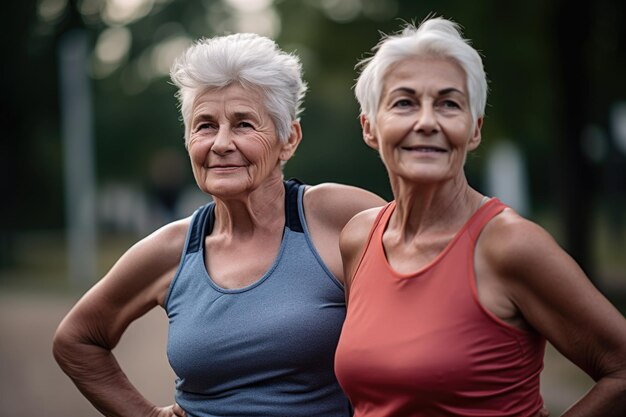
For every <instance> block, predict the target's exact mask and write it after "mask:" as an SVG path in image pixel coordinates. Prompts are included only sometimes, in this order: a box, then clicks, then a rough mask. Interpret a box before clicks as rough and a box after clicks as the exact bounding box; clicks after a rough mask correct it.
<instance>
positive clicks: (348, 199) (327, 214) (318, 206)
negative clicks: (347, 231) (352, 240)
mask: <svg viewBox="0 0 626 417" xmlns="http://www.w3.org/2000/svg"><path fill="white" fill-rule="evenodd" d="M303 203H304V207H305V212H306V213H307V214H312V215H314V216H316V217H317V216H319V217H320V218H323V219H327V220H330V221H331V222H332V223H333V224H335V225H339V226H340V227H343V226H344V225H345V224H346V223H347V222H348V220H350V219H351V218H352V217H353V216H354V215H356V214H357V213H359V212H361V211H363V210H367V209H370V208H372V207H380V206H382V205H384V204H385V200H383V199H382V198H381V197H379V196H378V195H376V194H374V193H372V192H370V191H367V190H364V189H362V188H359V187H354V186H350V185H343V184H337V183H323V184H319V185H315V186H311V187H308V188H307V190H306V192H305V194H304V202H303ZM307 217H308V215H307Z"/></svg>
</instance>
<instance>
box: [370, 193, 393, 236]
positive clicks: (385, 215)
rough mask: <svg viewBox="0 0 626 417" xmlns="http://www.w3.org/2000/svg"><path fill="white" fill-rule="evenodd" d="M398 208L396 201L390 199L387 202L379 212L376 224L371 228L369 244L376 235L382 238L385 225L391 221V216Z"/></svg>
mask: <svg viewBox="0 0 626 417" xmlns="http://www.w3.org/2000/svg"><path fill="white" fill-rule="evenodd" d="M395 208H396V201H395V200H393V201H390V202H389V203H387V204H385V205H384V206H383V208H382V209H381V210H380V211H379V212H378V215H377V216H376V219H375V220H374V224H373V225H372V228H371V230H370V234H369V236H368V237H367V245H369V243H370V241H371V240H372V238H373V237H374V235H376V238H377V239H378V240H380V239H382V236H383V233H385V227H386V226H387V223H389V217H391V215H392V214H393V211H394V210H395Z"/></svg>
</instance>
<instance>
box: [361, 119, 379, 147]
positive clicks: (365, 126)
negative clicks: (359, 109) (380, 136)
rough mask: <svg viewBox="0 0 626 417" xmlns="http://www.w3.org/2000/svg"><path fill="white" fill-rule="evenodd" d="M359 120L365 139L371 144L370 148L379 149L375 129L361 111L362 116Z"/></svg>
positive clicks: (368, 144)
mask: <svg viewBox="0 0 626 417" xmlns="http://www.w3.org/2000/svg"><path fill="white" fill-rule="evenodd" d="M359 121H360V122H361V129H362V131H363V141H365V143H366V144H367V146H369V147H370V148H373V149H378V140H376V135H375V134H374V129H373V127H372V124H371V123H370V121H369V120H368V118H367V116H365V114H363V113H361V116H359Z"/></svg>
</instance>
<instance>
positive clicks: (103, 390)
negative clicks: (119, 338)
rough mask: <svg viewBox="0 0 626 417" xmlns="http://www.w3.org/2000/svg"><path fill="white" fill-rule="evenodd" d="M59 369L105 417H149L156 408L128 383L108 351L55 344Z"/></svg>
mask: <svg viewBox="0 0 626 417" xmlns="http://www.w3.org/2000/svg"><path fill="white" fill-rule="evenodd" d="M54 356H55V359H56V360H57V362H58V364H59V366H60V367H61V369H63V371H64V372H65V373H66V374H67V375H68V376H69V377H70V378H71V379H72V381H73V382H74V384H75V385H76V387H77V388H78V389H79V390H80V391H81V393H82V394H83V395H84V396H85V398H87V399H88V400H89V401H90V402H91V403H92V404H93V405H94V407H95V408H97V409H98V411H100V412H101V413H102V414H103V415H105V416H107V417H150V416H153V415H156V413H157V409H156V408H155V406H154V405H153V404H151V403H150V402H149V401H148V400H146V399H145V398H144V397H143V396H142V395H141V394H140V393H139V391H137V389H136V388H135V387H134V386H133V385H132V384H131V383H130V381H129V380H128V378H127V377H126V375H125V374H124V372H123V371H122V369H121V368H120V366H119V364H118V362H117V360H116V359H115V357H114V356H113V354H112V353H111V351H110V350H108V349H105V348H103V347H100V346H96V345H93V344H80V343H68V342H60V341H55V344H54Z"/></svg>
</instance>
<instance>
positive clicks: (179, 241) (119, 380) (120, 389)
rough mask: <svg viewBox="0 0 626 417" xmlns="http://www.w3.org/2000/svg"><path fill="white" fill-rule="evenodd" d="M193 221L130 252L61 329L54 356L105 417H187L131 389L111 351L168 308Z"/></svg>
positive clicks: (161, 233)
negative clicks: (135, 326) (131, 328)
mask: <svg viewBox="0 0 626 417" xmlns="http://www.w3.org/2000/svg"><path fill="white" fill-rule="evenodd" d="M188 223H189V221H188V220H187V221H181V222H177V223H173V224H171V225H168V226H166V227H164V228H162V229H161V230H159V231H157V232H155V233H154V234H152V235H150V236H148V237H147V238H145V239H143V240H142V241H140V242H139V243H137V244H136V245H134V246H133V247H132V248H130V249H129V250H128V251H127V252H126V253H125V254H124V255H123V256H122V257H121V258H120V259H119V260H118V262H117V263H116V264H115V265H114V266H113V268H112V269H111V270H110V271H109V272H108V273H107V274H106V275H105V277H104V278H103V279H102V280H100V281H99V282H98V283H97V284H96V285H95V286H94V287H92V288H91V289H90V290H89V291H88V292H87V293H86V294H85V295H84V296H83V297H82V298H81V299H80V300H79V301H78V303H77V304H76V305H75V306H74V307H73V308H72V310H71V311H70V312H69V313H68V314H67V316H66V317H65V318H64V319H63V321H62V322H61V324H60V325H59V327H58V329H57V331H56V334H55V336H54V342H53V353H54V357H55V359H56V360H57V362H58V364H59V366H60V367H61V368H62V369H63V371H64V372H65V373H66V374H67V375H68V376H69V377H70V378H71V379H72V381H73V382H74V383H75V384H76V386H77V387H78V389H79V390H80V391H81V392H82V393H83V395H84V396H85V397H86V398H87V399H88V400H89V401H90V402H91V403H92V404H93V405H94V406H95V407H96V408H97V409H98V410H99V411H100V412H101V413H102V414H104V415H106V416H115V417H123V416H127V417H142V416H150V417H156V416H163V417H164V416H174V415H183V414H179V413H181V410H180V409H179V408H177V409H176V411H174V410H173V407H166V408H158V407H155V406H154V405H153V404H151V403H150V402H149V401H148V400H146V399H145V398H144V397H143V396H142V395H141V394H140V393H139V392H138V391H137V390H136V389H135V387H133V385H132V384H131V383H130V381H129V380H128V378H127V377H126V375H125V374H124V372H123V371H122V370H121V368H120V366H119V365H118V363H117V360H116V359H115V357H114V356H113V354H112V353H111V350H112V349H113V348H114V347H115V346H116V345H117V343H118V341H119V340H120V338H121V336H122V334H123V332H124V331H125V330H126V328H127V327H128V325H129V324H130V323H131V322H132V321H134V320H135V319H137V318H138V317H140V316H142V315H144V314H145V313H146V312H148V311H149V310H150V309H152V308H154V307H155V306H156V305H159V304H160V305H162V304H163V301H164V297H165V294H166V292H167V288H168V287H169V283H170V282H171V279H172V277H173V274H174V272H175V270H176V267H177V266H178V263H179V261H180V255H181V252H182V248H183V245H184V239H185V234H186V229H187V226H188Z"/></svg>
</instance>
